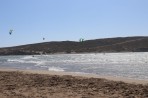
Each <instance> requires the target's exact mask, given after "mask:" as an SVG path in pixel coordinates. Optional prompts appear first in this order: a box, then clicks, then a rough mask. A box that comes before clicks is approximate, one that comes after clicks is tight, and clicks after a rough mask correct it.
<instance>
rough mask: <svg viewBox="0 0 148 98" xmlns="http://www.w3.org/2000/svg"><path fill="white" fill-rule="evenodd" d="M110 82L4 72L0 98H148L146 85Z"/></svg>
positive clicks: (75, 76)
mask: <svg viewBox="0 0 148 98" xmlns="http://www.w3.org/2000/svg"><path fill="white" fill-rule="evenodd" d="M107 78H108V79H110V80H106V79H103V78H99V77H98V76H96V75H84V74H81V76H80V74H73V73H61V72H60V73H59V72H47V71H20V70H19V71H17V70H11V69H9V70H8V69H1V70H0V98H148V84H147V83H148V82H147V81H143V80H141V81H140V80H139V82H137V80H134V81H132V80H128V81H124V82H121V81H120V80H125V79H117V78H111V77H107ZM111 79H115V80H116V81H115V80H114V81H113V80H111ZM133 82H134V83H133Z"/></svg>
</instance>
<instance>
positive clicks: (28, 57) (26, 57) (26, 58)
mask: <svg viewBox="0 0 148 98" xmlns="http://www.w3.org/2000/svg"><path fill="white" fill-rule="evenodd" d="M21 59H23V60H28V59H29V60H30V59H37V58H36V57H35V56H25V57H23V58H21Z"/></svg>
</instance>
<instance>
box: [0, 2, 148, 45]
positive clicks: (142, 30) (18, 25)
mask: <svg viewBox="0 0 148 98" xmlns="http://www.w3.org/2000/svg"><path fill="white" fill-rule="evenodd" d="M10 29H13V32H12V35H9V30H10ZM127 36H148V0H0V47H10V46H17V45H25V44H32V43H41V42H49V41H67V40H69V41H78V40H79V39H80V38H84V39H85V40H90V39H100V38H110V37H127ZM43 37H44V38H45V40H43Z"/></svg>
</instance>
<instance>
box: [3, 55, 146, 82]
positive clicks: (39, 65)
mask: <svg viewBox="0 0 148 98" xmlns="http://www.w3.org/2000/svg"><path fill="white" fill-rule="evenodd" d="M0 67H5V68H15V69H31V70H36V69H37V70H49V71H64V72H76V73H78V72H79V73H91V74H97V75H105V76H117V77H126V78H133V79H144V80H148V52H137V53H133V52H128V53H105V54H104V53H91V54H55V55H35V56H34V57H33V56H31V55H27V56H26V55H22V56H0Z"/></svg>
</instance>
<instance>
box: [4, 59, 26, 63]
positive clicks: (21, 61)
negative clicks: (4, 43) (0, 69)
mask: <svg viewBox="0 0 148 98" xmlns="http://www.w3.org/2000/svg"><path fill="white" fill-rule="evenodd" d="M7 62H16V63H17V62H18V63H25V61H23V60H17V59H8V60H7Z"/></svg>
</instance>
